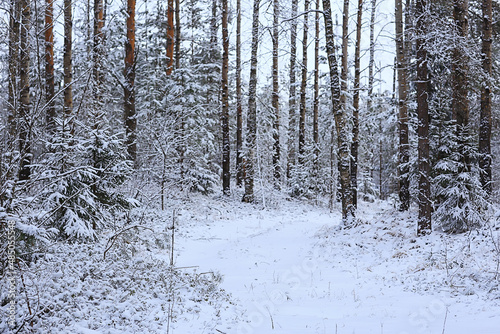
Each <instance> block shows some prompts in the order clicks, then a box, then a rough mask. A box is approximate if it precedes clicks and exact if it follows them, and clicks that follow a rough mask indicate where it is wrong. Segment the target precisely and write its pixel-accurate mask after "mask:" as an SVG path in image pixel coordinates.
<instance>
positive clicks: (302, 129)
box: [299, 0, 309, 167]
mask: <svg viewBox="0 0 500 334" xmlns="http://www.w3.org/2000/svg"><path fill="white" fill-rule="evenodd" d="M308 12H309V0H305V1H304V30H303V33H304V35H303V37H302V81H301V85H300V106H299V109H300V118H299V165H300V166H301V167H303V165H304V156H305V147H306V90H307V46H308V45H307V35H308V30H309V24H308V18H309V14H308Z"/></svg>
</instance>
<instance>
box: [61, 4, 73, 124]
mask: <svg viewBox="0 0 500 334" xmlns="http://www.w3.org/2000/svg"><path fill="white" fill-rule="evenodd" d="M72 33H73V13H72V1H71V0H64V55H63V67H64V69H63V72H64V107H63V110H64V116H65V120H64V123H63V124H64V125H63V132H65V133H66V132H67V133H73V126H72V121H71V114H72V112H73V87H72V86H73V66H72V45H73V36H72V35H73V34H72Z"/></svg>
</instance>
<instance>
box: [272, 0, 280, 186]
mask: <svg viewBox="0 0 500 334" xmlns="http://www.w3.org/2000/svg"><path fill="white" fill-rule="evenodd" d="M278 19H279V0H273V70H272V75H273V93H272V107H273V111H274V123H273V140H274V147H273V152H274V153H273V167H274V180H275V186H276V188H278V189H279V188H280V185H279V183H280V178H281V166H280V108H279V72H278V69H279V64H278V46H279V44H278V41H279V30H278V29H279V21H278Z"/></svg>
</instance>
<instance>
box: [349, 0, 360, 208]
mask: <svg viewBox="0 0 500 334" xmlns="http://www.w3.org/2000/svg"><path fill="white" fill-rule="evenodd" d="M362 16H363V0H359V1H358V16H357V21H356V46H355V48H354V97H353V102H352V106H353V110H352V145H351V188H352V190H351V191H352V205H353V208H354V210H356V209H357V207H358V147H359V90H360V88H359V80H360V77H361V68H360V60H361V57H360V53H361V28H362V26H363V22H362Z"/></svg>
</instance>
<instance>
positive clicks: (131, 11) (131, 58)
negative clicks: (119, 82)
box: [123, 0, 137, 164]
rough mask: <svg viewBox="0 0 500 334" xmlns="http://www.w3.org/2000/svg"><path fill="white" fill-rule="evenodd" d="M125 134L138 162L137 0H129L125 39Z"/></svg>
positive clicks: (134, 160) (131, 153)
mask: <svg viewBox="0 0 500 334" xmlns="http://www.w3.org/2000/svg"><path fill="white" fill-rule="evenodd" d="M124 74H125V85H124V86H123V87H124V89H123V90H124V98H125V101H124V106H125V110H124V111H125V113H124V116H125V134H126V136H127V138H126V145H127V153H128V156H129V158H130V159H131V160H132V161H133V162H134V164H136V163H137V142H136V140H137V133H136V129H137V118H136V114H135V0H127V40H126V41H125V71H124Z"/></svg>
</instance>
